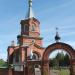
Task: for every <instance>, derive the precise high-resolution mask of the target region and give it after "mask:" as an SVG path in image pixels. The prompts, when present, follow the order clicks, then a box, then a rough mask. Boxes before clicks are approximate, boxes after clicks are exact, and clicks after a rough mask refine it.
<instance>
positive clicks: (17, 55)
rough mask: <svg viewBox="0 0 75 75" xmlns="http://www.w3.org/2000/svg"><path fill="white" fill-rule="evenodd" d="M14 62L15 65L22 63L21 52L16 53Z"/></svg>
mask: <svg viewBox="0 0 75 75" xmlns="http://www.w3.org/2000/svg"><path fill="white" fill-rule="evenodd" d="M13 62H14V63H18V62H20V53H19V52H15V53H14V57H13Z"/></svg>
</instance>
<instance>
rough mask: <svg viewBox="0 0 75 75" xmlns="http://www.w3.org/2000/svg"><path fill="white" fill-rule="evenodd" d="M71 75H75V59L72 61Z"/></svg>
mask: <svg viewBox="0 0 75 75" xmlns="http://www.w3.org/2000/svg"><path fill="white" fill-rule="evenodd" d="M70 71H71V75H75V59H72V60H71V70H70Z"/></svg>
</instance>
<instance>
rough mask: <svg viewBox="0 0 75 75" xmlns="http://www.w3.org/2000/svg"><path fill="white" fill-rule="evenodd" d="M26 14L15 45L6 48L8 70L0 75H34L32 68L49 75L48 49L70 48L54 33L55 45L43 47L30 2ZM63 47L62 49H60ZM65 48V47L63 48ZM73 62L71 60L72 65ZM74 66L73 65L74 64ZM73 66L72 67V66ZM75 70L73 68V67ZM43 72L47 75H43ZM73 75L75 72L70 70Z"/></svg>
mask: <svg viewBox="0 0 75 75" xmlns="http://www.w3.org/2000/svg"><path fill="white" fill-rule="evenodd" d="M28 4H29V7H28V13H27V15H26V17H25V19H24V20H21V22H20V24H21V33H20V35H18V36H17V41H18V43H17V45H15V43H14V41H12V44H11V46H8V49H7V52H8V68H7V69H2V70H0V75H35V74H33V73H34V72H33V68H32V66H33V67H36V66H37V65H38V66H37V67H39V68H40V69H41V74H40V75H49V67H48V60H47V59H46V58H48V56H47V55H48V54H49V53H50V50H47V49H49V48H50V47H51V48H50V49H52V50H53V49H61V48H63V49H65V50H67V49H68V50H67V51H68V52H69V49H71V50H72V48H70V46H68V45H67V44H64V43H59V40H60V37H59V35H58V32H57V33H56V36H55V40H56V43H55V44H53V45H52V46H53V47H52V46H49V47H48V48H44V47H43V42H42V39H43V38H42V37H40V22H39V20H38V19H37V18H35V17H34V14H33V11H32V0H29V2H28ZM62 46H63V47H62ZM64 46H65V47H64ZM71 50H70V52H71V55H72V58H75V57H74V56H75V55H74V53H75V51H71ZM74 61H75V60H72V62H73V63H74ZM74 64H75V63H74ZM74 64H73V66H74ZM74 68H75V67H74ZM45 71H46V73H47V74H45ZM72 71H73V74H72V75H75V74H74V73H75V70H74V69H73V68H72Z"/></svg>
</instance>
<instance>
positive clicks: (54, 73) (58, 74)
mask: <svg viewBox="0 0 75 75" xmlns="http://www.w3.org/2000/svg"><path fill="white" fill-rule="evenodd" d="M50 74H51V75H70V71H69V69H61V70H53V69H52V70H50Z"/></svg>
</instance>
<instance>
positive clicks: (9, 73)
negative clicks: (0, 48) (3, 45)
mask: <svg viewBox="0 0 75 75" xmlns="http://www.w3.org/2000/svg"><path fill="white" fill-rule="evenodd" d="M8 75H13V70H12V68H11V67H9V70H8Z"/></svg>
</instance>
